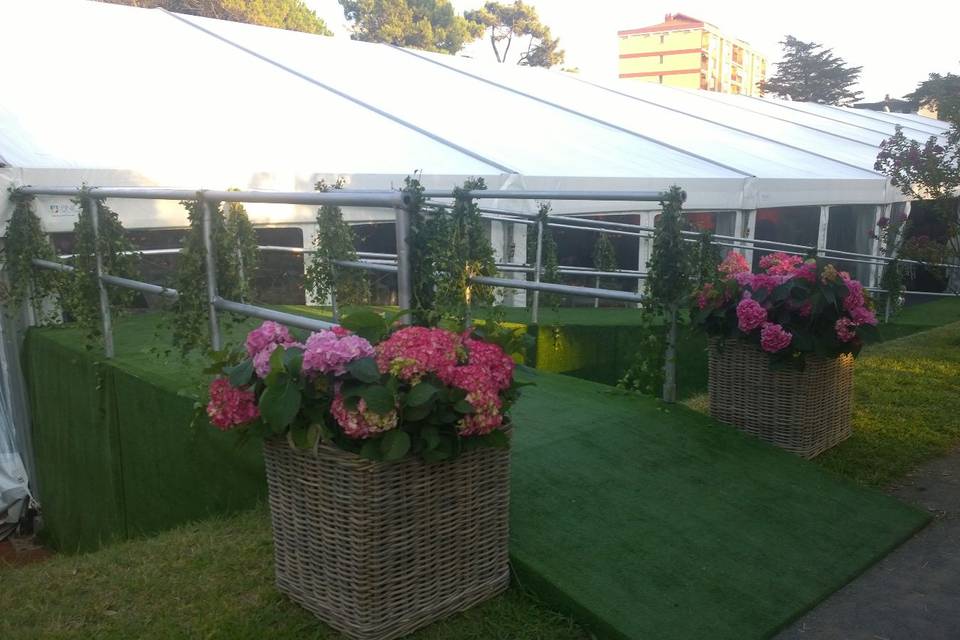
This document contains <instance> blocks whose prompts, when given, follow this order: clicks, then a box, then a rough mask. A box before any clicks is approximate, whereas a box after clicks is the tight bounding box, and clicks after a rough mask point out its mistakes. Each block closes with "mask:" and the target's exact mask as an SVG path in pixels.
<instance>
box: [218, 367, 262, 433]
mask: <svg viewBox="0 0 960 640" xmlns="http://www.w3.org/2000/svg"><path fill="white" fill-rule="evenodd" d="M207 415H208V416H209V417H210V422H212V423H213V424H214V426H216V427H217V428H219V429H221V430H224V431H226V430H227V429H231V428H233V427H236V426H238V425H242V424H246V423H248V422H252V421H253V420H256V419H257V418H258V417H259V416H260V411H259V410H258V409H257V401H256V397H254V395H253V392H252V391H249V390H247V389H238V388H237V387H234V386H232V385H231V384H230V381H229V380H227V379H226V378H217V379H215V380H214V381H213V382H211V383H210V402H209V403H208V404H207Z"/></svg>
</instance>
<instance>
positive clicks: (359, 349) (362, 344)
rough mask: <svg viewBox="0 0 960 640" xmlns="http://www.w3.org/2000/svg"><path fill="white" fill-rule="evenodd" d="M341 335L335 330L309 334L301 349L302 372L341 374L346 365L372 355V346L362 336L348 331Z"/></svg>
mask: <svg viewBox="0 0 960 640" xmlns="http://www.w3.org/2000/svg"><path fill="white" fill-rule="evenodd" d="M340 334H341V335H338V333H337V332H336V331H335V330H324V331H318V332H316V333H312V334H310V337H309V338H307V344H306V345H304V351H303V372H304V373H308V374H309V373H332V374H334V375H337V376H341V375H343V374H345V373H346V372H347V365H348V364H350V363H351V362H353V361H354V360H358V359H360V358H368V357H370V356H372V355H373V353H374V351H373V346H372V345H371V344H370V343H369V342H367V341H366V340H365V339H364V338H361V337H360V336H358V335H354V334H352V333H350V332H347V333H343V332H340Z"/></svg>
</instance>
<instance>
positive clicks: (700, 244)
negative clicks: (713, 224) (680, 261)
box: [691, 229, 721, 289]
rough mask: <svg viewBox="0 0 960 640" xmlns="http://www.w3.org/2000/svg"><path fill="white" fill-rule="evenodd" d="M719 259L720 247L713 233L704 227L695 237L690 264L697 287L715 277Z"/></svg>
mask: <svg viewBox="0 0 960 640" xmlns="http://www.w3.org/2000/svg"><path fill="white" fill-rule="evenodd" d="M720 260H721V258H720V247H718V246H717V245H716V244H715V243H714V240H713V233H712V232H711V231H710V230H709V229H704V230H703V231H701V232H700V235H699V237H698V238H697V244H696V246H695V248H694V251H693V257H692V264H691V267H692V272H693V276H694V277H695V278H696V282H697V288H698V289H699V288H702V287H703V285H705V284H706V283H707V282H711V281H713V279H714V278H716V276H717V267H719V266H720Z"/></svg>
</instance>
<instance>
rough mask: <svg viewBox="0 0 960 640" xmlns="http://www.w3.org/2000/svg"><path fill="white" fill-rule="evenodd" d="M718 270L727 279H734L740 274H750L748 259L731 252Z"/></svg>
mask: <svg viewBox="0 0 960 640" xmlns="http://www.w3.org/2000/svg"><path fill="white" fill-rule="evenodd" d="M717 270H718V271H719V272H720V273H721V274H723V275H724V276H726V277H727V278H732V277H733V276H735V275H736V274H738V273H749V271H750V265H748V264H747V259H746V258H744V257H743V255H742V254H739V253H737V252H736V251H731V252H730V253H728V254H727V257H726V258H724V259H723V262H721V263H720V266H719V267H717Z"/></svg>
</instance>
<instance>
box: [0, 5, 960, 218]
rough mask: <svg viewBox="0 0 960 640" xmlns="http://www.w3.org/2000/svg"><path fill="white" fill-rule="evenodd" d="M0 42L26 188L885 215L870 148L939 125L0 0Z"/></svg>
mask: <svg viewBox="0 0 960 640" xmlns="http://www.w3.org/2000/svg"><path fill="white" fill-rule="evenodd" d="M0 42H3V43H4V48H5V49H6V50H7V51H8V52H16V61H17V62H16V63H14V64H9V65H7V68H6V69H5V85H6V86H7V88H8V90H7V92H6V95H5V97H4V100H3V103H2V104H0V158H2V161H3V162H4V163H5V164H7V165H9V166H11V167H15V168H18V169H20V170H21V173H22V176H23V177H24V178H30V179H32V180H33V182H34V183H41V182H47V181H48V178H49V179H51V180H52V179H53V178H54V177H57V178H58V179H63V178H64V176H65V175H66V174H65V173H64V172H65V171H71V170H72V171H74V172H80V173H82V174H83V175H84V176H88V177H89V176H92V175H96V174H95V173H91V172H96V171H98V170H99V171H114V172H116V171H125V172H128V173H129V174H130V176H136V177H137V178H138V179H140V180H141V181H143V182H149V183H154V184H156V183H158V182H162V181H163V180H172V179H175V178H174V177H176V178H177V179H180V180H181V183H180V184H176V185H173V186H193V185H197V186H207V187H211V188H222V187H227V186H240V187H247V186H251V185H252V186H269V182H270V180H269V179H264V178H263V176H276V175H293V176H299V178H300V182H302V183H304V184H307V185H309V184H312V181H311V178H312V177H315V176H317V175H326V174H345V175H349V176H355V177H356V178H357V179H356V180H354V181H353V182H352V184H353V185H354V186H357V185H363V186H375V185H376V186H390V185H395V184H396V183H397V180H398V178H400V177H402V176H404V175H407V174H409V173H412V172H414V171H417V170H420V171H422V172H423V174H424V176H428V177H433V178H435V179H437V180H439V179H440V178H439V177H441V176H442V177H444V178H447V177H449V178H450V182H452V181H453V179H454V178H456V177H462V176H469V175H483V176H488V177H489V178H490V182H492V185H491V186H493V187H497V186H505V185H509V186H510V187H511V188H518V187H519V188H523V187H524V186H526V187H527V188H545V187H547V188H564V187H566V188H587V187H592V188H622V189H649V188H663V187H665V186H667V185H669V184H672V183H677V184H680V185H681V186H683V187H684V188H686V189H687V191H688V193H690V195H691V200H692V202H693V203H694V204H696V205H697V206H702V207H725V208H754V207H756V206H776V205H790V204H833V203H848V202H849V203H881V202H889V201H891V200H899V199H902V198H903V197H902V196H901V195H899V194H897V193H895V192H894V191H893V190H892V189H890V188H889V185H888V182H887V180H886V178H884V177H883V176H881V175H879V174H877V173H876V172H874V170H873V161H874V159H875V157H876V151H877V146H878V145H879V143H880V142H881V141H882V140H883V139H884V138H885V137H887V136H889V135H891V134H892V133H893V132H894V128H895V126H896V125H897V124H900V125H902V126H904V127H905V132H906V133H907V134H908V135H912V136H914V137H916V138H917V139H925V138H926V137H928V136H930V135H943V133H944V132H945V130H946V128H945V125H944V124H943V123H938V122H937V121H933V120H931V121H929V122H924V121H922V120H920V119H918V118H911V117H909V116H903V115H902V114H887V113H873V112H864V111H860V110H856V111H855V110H852V109H839V108H835V107H828V106H823V105H811V104H804V103H791V102H782V101H773V100H760V99H755V98H747V97H740V96H727V95H722V94H715V93H708V92H691V91H684V90H678V89H671V88H667V87H662V86H658V85H647V84H640V83H619V84H610V85H602V84H596V83H591V82H588V81H585V80H583V79H581V78H579V77H577V76H575V75H570V74H565V73H561V72H554V71H549V70H544V69H535V68H526V67H513V66H508V65H496V64H487V63H482V62H479V61H475V60H470V59H467V58H462V57H454V56H444V55H438V54H430V53H424V52H420V51H411V50H404V49H399V48H395V47H390V46H386V45H379V44H368V43H361V42H355V41H351V40H347V39H344V38H330V37H323V36H314V35H309V34H303V33H297V32H290V31H282V30H278V29H270V28H265V27H259V26H252V25H246V24H239V23H234V22H225V21H218V20H211V19H205V18H198V17H194V16H183V15H178V14H173V13H169V12H166V11H164V10H160V9H154V10H146V9H136V8H130V7H125V6H117V5H111V4H104V3H99V2H81V1H78V0H6V1H5V2H3V3H0ZM14 89H15V90H14ZM45 170H46V171H47V172H46V173H44V171H45ZM114 175H115V174H114ZM376 176H381V177H382V179H381V180H380V181H379V183H378V180H377V179H376ZM130 179H131V180H133V179H134V178H133V177H131V178H130ZM184 179H186V182H183V180H184ZM285 186H287V187H289V185H285ZM448 186H449V185H448ZM301 188H302V187H301Z"/></svg>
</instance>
